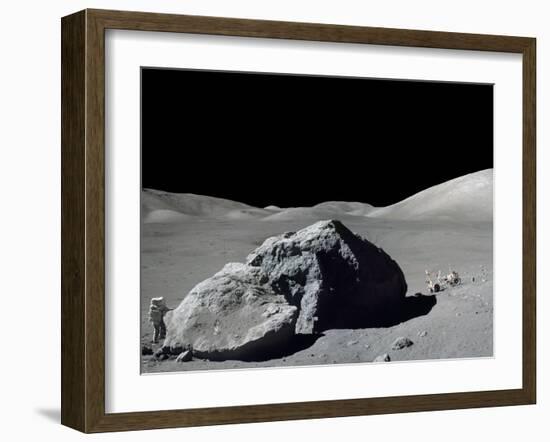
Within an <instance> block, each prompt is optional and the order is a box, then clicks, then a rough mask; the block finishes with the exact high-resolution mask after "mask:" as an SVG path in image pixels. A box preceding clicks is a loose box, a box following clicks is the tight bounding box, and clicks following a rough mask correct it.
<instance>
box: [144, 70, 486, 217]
mask: <svg viewBox="0 0 550 442" xmlns="http://www.w3.org/2000/svg"><path fill="white" fill-rule="evenodd" d="M490 167H493V87H492V86H491V85H477V84H457V83H434V82H412V81H392V80H371V79H363V78H361V79H357V78H341V77H340V78H336V77H311V76H295V75H271V74H252V73H230V72H210V71H189V70H167V69H149V68H144V69H142V186H143V187H144V188H154V189H162V190H166V191H171V192H190V193H196V194H203V195H210V196H217V197H222V198H228V199H232V200H236V201H241V202H245V203H248V204H251V205H254V206H258V207H264V206H267V205H270V204H275V205H278V206H281V207H292V206H310V205H314V204H317V203H319V202H323V201H329V200H341V201H362V202H366V203H369V204H373V205H375V206H385V205H389V204H392V203H395V202H397V201H400V200H402V199H404V198H406V197H408V196H410V195H412V194H414V193H416V192H418V191H420V190H422V189H425V188H427V187H430V186H433V185H435V184H438V183H441V182H444V181H447V180H449V179H451V178H455V177H457V176H461V175H464V174H466V173H470V172H475V171H477V170H481V169H486V168H490Z"/></svg>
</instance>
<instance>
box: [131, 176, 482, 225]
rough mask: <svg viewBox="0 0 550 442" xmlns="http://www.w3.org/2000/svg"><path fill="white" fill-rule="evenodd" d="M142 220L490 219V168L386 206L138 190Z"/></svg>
mask: <svg viewBox="0 0 550 442" xmlns="http://www.w3.org/2000/svg"><path fill="white" fill-rule="evenodd" d="M141 206H142V217H143V221H144V222H145V223H150V222H151V223H153V222H160V223H162V222H179V221H183V220H186V219H190V218H193V217H200V218H221V219H228V220H246V219H258V220H264V221H291V220H296V219H300V220H301V219H304V220H309V219H311V220H319V219H333V218H336V219H337V218H339V217H341V216H354V217H366V218H388V219H402V220H425V219H439V220H456V221H491V220H492V219H493V169H486V170H482V171H479V172H474V173H471V174H468V175H464V176H462V177H459V178H455V179H452V180H450V181H447V182H445V183H442V184H438V185H436V186H433V187H430V188H428V189H425V190H423V191H421V192H419V193H417V194H415V195H413V196H411V197H409V198H407V199H405V200H403V201H401V202H399V203H396V204H393V205H391V206H387V207H374V206H371V205H370V204H366V203H360V202H346V201H327V202H323V203H320V204H317V205H315V206H313V207H291V208H279V207H277V206H267V207H266V208H264V209H262V208H258V207H254V206H250V205H248V204H245V203H240V202H238V201H232V200H228V199H223V198H217V197H211V196H204V195H196V194H193V193H170V192H164V191H160V190H154V189H143V191H142V193H141Z"/></svg>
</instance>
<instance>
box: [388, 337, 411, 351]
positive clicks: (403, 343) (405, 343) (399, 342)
mask: <svg viewBox="0 0 550 442" xmlns="http://www.w3.org/2000/svg"><path fill="white" fill-rule="evenodd" d="M411 345H413V341H411V340H410V339H409V338H405V337H400V338H397V339H396V340H395V341H393V344H392V346H391V348H392V350H401V349H403V348H406V347H410V346H411Z"/></svg>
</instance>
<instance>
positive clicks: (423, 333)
mask: <svg viewBox="0 0 550 442" xmlns="http://www.w3.org/2000/svg"><path fill="white" fill-rule="evenodd" d="M418 336H420V337H421V338H423V337H425V336H428V332H427V331H426V330H424V331H421V332H420V333H418Z"/></svg>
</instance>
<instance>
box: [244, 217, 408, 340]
mask: <svg viewBox="0 0 550 442" xmlns="http://www.w3.org/2000/svg"><path fill="white" fill-rule="evenodd" d="M247 264H248V266H250V267H253V268H255V269H257V270H258V271H259V272H260V275H261V278H263V279H265V280H267V281H268V285H270V286H271V288H272V289H273V291H274V292H275V293H278V294H282V295H283V296H284V297H285V299H286V300H287V301H288V303H289V304H291V305H294V306H296V307H297V308H298V310H299V316H298V320H297V323H296V333H306V334H307V333H312V332H315V331H317V330H321V329H323V328H326V327H327V326H329V325H330V323H331V322H332V321H333V320H334V319H335V317H336V316H339V318H338V319H339V323H340V324H342V323H343V324H345V320H346V318H347V319H349V320H350V321H352V320H354V319H356V318H357V317H358V316H359V317H362V318H366V317H368V315H377V314H380V313H383V314H387V313H388V311H391V309H397V308H399V307H400V302H401V301H402V300H403V299H404V297H405V294H406V291H407V284H406V282H405V278H404V276H403V272H402V271H401V269H400V267H399V266H398V265H397V263H396V262H395V261H393V260H392V259H391V258H390V257H389V256H388V255H387V254H386V253H385V252H384V251H383V250H382V249H380V248H379V247H377V246H375V245H374V244H372V243H371V242H369V241H368V240H367V239H365V238H362V237H360V236H359V235H356V234H354V233H353V232H351V231H350V230H349V229H348V228H347V227H345V226H344V225H343V224H342V223H341V222H340V221H319V222H317V223H315V224H313V225H311V226H309V227H306V228H305V229H302V230H300V231H298V232H296V233H293V232H289V233H284V234H282V235H279V236H275V237H272V238H268V239H267V240H266V241H265V242H264V243H263V244H262V245H261V246H260V247H258V248H257V249H256V250H254V251H253V252H252V253H251V254H250V255H249V256H248V258H247ZM354 317H355V318H354ZM342 318H343V319H344V320H343V321H342Z"/></svg>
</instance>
